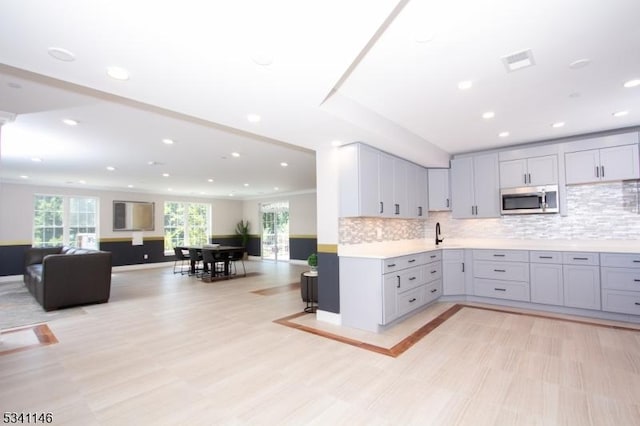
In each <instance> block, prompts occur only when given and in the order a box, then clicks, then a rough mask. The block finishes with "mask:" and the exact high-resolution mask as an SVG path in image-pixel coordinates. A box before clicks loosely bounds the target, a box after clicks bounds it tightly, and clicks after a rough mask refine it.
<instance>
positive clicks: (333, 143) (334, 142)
mask: <svg viewBox="0 0 640 426" xmlns="http://www.w3.org/2000/svg"><path fill="white" fill-rule="evenodd" d="M331 145H332V146H340V145H342V141H340V140H338V139H336V140H333V141H331Z"/></svg>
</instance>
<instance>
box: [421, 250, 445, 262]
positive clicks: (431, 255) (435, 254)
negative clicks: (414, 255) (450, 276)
mask: <svg viewBox="0 0 640 426" xmlns="http://www.w3.org/2000/svg"><path fill="white" fill-rule="evenodd" d="M424 257H425V262H435V261H438V260H442V251H441V250H433V251H428V252H426V253H424Z"/></svg>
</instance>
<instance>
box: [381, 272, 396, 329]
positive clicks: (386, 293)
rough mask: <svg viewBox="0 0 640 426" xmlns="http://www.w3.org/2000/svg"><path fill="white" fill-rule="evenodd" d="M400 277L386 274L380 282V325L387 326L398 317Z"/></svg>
mask: <svg viewBox="0 0 640 426" xmlns="http://www.w3.org/2000/svg"><path fill="white" fill-rule="evenodd" d="M399 285H400V275H397V274H386V275H384V281H383V282H382V318H380V324H383V325H384V324H388V323H390V322H391V321H393V320H394V319H396V318H397V317H398V299H397V294H398V286H399Z"/></svg>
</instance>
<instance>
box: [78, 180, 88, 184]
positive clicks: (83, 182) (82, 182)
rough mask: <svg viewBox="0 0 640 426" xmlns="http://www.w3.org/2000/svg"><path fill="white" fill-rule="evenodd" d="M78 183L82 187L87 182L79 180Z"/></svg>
mask: <svg viewBox="0 0 640 426" xmlns="http://www.w3.org/2000/svg"><path fill="white" fill-rule="evenodd" d="M78 182H79V183H81V184H83V185H84V184H85V183H87V181H86V180H79V181H78Z"/></svg>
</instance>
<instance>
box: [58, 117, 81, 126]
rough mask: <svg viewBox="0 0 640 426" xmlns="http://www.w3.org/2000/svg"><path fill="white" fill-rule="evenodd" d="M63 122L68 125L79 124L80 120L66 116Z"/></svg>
mask: <svg viewBox="0 0 640 426" xmlns="http://www.w3.org/2000/svg"><path fill="white" fill-rule="evenodd" d="M62 122H63V123H64V124H66V125H67V126H77V125H78V122H77V121H76V120H73V119H71V118H65V119H64V120H62Z"/></svg>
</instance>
